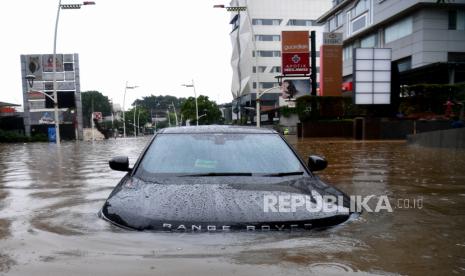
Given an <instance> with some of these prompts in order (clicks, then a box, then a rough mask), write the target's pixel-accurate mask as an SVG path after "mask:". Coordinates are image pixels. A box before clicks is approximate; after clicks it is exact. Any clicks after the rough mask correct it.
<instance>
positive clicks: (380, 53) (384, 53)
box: [375, 49, 391, 60]
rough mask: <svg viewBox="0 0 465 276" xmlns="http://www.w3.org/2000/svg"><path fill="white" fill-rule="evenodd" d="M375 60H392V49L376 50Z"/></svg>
mask: <svg viewBox="0 0 465 276" xmlns="http://www.w3.org/2000/svg"><path fill="white" fill-rule="evenodd" d="M375 59H389V60H391V49H375Z"/></svg>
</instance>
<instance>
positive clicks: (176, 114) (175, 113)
mask: <svg viewBox="0 0 465 276" xmlns="http://www.w3.org/2000/svg"><path fill="white" fill-rule="evenodd" d="M171 106H173V111H174V118H175V119H176V126H179V124H178V113H177V112H176V107H174V103H173V102H171Z"/></svg>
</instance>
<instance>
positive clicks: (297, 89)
mask: <svg viewBox="0 0 465 276" xmlns="http://www.w3.org/2000/svg"><path fill="white" fill-rule="evenodd" d="M310 91H311V86H310V80H309V79H284V80H283V81H282V83H281V97H280V99H279V105H280V106H289V107H292V105H293V103H295V100H296V99H297V98H299V97H302V96H305V95H310Z"/></svg>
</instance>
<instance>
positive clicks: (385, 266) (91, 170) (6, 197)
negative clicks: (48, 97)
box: [0, 137, 465, 276]
mask: <svg viewBox="0 0 465 276" xmlns="http://www.w3.org/2000/svg"><path fill="white" fill-rule="evenodd" d="M288 140H289V141H290V143H291V144H293V145H294V146H295V147H296V148H297V151H298V152H299V154H300V155H301V156H302V157H303V158H306V156H308V155H309V154H319V155H323V156H325V157H326V158H327V159H328V161H329V167H328V168H327V169H326V170H325V171H323V172H320V173H319V175H320V177H321V178H323V179H324V180H326V181H327V182H329V183H332V184H334V185H335V186H337V187H338V188H340V189H342V190H343V191H345V192H346V193H348V194H351V195H361V196H369V195H376V196H382V195H387V196H388V197H389V200H390V203H391V205H392V207H393V212H392V213H391V212H387V211H383V212H380V213H370V212H364V213H363V214H362V215H361V216H360V217H358V218H356V219H354V220H352V221H350V222H348V223H345V224H343V225H340V226H337V227H334V228H331V229H328V230H324V231H306V232H298V233H290V232H267V233H260V232H255V233H252V232H232V233H185V234H182V233H153V232H132V231H126V230H122V229H119V228H117V227H115V226H112V225H110V224H109V223H107V222H105V221H103V220H101V219H99V218H98V217H97V212H98V210H99V209H100V207H101V206H102V204H103V202H104V200H105V199H106V198H107V196H108V195H109V193H110V192H111V190H112V188H113V187H114V186H115V185H116V183H117V182H118V180H119V179H120V178H121V177H122V176H123V174H124V173H120V172H115V171H111V170H110V169H109V168H108V165H107V161H108V159H109V158H110V157H112V156H115V155H128V156H129V157H130V160H131V161H132V162H134V161H135V159H136V158H137V156H138V155H139V153H140V152H141V150H142V149H143V147H144V146H145V145H146V143H147V142H148V138H140V139H117V140H108V141H100V142H94V143H90V142H81V143H71V142H68V143H63V145H62V147H61V148H60V149H57V148H56V146H55V145H53V144H47V143H35V144H12V145H5V144H1V145H0V275H2V274H6V275H36V276H38V275H200V274H203V275H227V274H234V275H257V274H266V275H397V274H401V275H454V274H458V275H459V274H465V151H454V150H448V149H429V148H420V147H412V146H408V145H406V144H405V142H401V141H394V142H392V141H376V142H358V141H348V140H332V139H325V140H311V139H303V140H298V139H296V138H295V137H289V138H288ZM419 202H421V205H420V206H419V205H418V203H419Z"/></svg>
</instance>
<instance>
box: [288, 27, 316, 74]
mask: <svg viewBox="0 0 465 276" xmlns="http://www.w3.org/2000/svg"><path fill="white" fill-rule="evenodd" d="M281 38H282V55H281V58H282V72H283V75H286V74H301V75H305V74H309V73H310V54H309V49H310V47H309V36H308V31H283V32H282V33H281Z"/></svg>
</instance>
